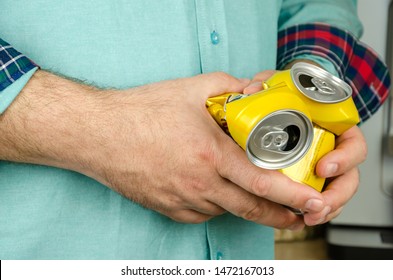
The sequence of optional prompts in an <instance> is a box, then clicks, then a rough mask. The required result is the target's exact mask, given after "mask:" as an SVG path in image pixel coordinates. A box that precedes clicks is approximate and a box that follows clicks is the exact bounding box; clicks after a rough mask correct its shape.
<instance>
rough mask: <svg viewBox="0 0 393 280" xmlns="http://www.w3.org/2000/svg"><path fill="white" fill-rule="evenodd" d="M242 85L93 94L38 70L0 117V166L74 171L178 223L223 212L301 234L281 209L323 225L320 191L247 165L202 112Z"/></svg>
mask: <svg viewBox="0 0 393 280" xmlns="http://www.w3.org/2000/svg"><path fill="white" fill-rule="evenodd" d="M248 82H249V81H245V80H238V79H236V78H234V77H232V76H229V75H227V74H224V73H212V74H204V75H199V76H195V77H192V78H183V79H177V80H171V81H164V82H159V83H154V84H150V85H146V86H141V87H136V88H132V89H128V90H98V89H95V88H92V87H89V86H85V85H81V84H78V83H75V82H73V81H69V80H66V79H63V78H60V77H57V76H55V75H52V74H49V73H47V72H44V71H38V72H37V73H36V74H35V75H34V76H33V78H32V79H31V80H30V81H29V83H28V84H27V86H26V87H25V88H24V90H23V91H22V92H21V93H20V95H19V96H18V98H17V99H16V100H15V101H14V103H13V104H12V105H11V106H10V107H9V108H8V109H7V111H6V112H5V113H4V114H3V116H1V118H0V147H1V151H0V159H3V160H10V161H16V162H27V163H33V164H44V165H49V166H56V167H60V168H65V169H69V170H74V171H77V172H80V173H82V174H85V175H87V176H90V177H91V178H93V179H95V180H97V181H99V182H101V183H103V184H104V185H106V186H108V187H109V188H111V189H113V190H115V191H116V192H119V193H120V194H122V195H123V196H125V197H127V198H128V199H131V200H133V201H135V202H137V203H140V204H141V205H143V206H144V207H147V208H150V209H153V210H155V211H158V212H160V213H162V214H164V215H166V216H168V217H170V218H172V219H174V220H176V221H180V222H185V223H199V222H203V221H206V220H208V219H210V218H212V217H215V216H217V215H221V214H222V213H224V212H231V213H233V214H234V215H236V216H240V217H242V218H244V219H247V220H250V221H253V222H256V223H260V224H265V225H268V226H273V227H276V228H291V229H301V228H302V227H303V226H304V221H303V218H302V217H301V216H297V215H295V214H294V213H293V212H291V211H290V210H288V209H287V208H286V207H283V206H282V205H286V206H289V207H292V208H298V209H299V208H300V209H302V210H303V211H306V212H309V213H310V214H312V215H313V217H316V218H317V217H318V215H320V216H321V220H323V218H324V217H322V216H323V215H325V214H324V211H323V209H324V206H325V202H324V201H323V197H322V195H321V194H320V193H318V192H317V191H315V190H314V189H312V188H310V187H307V186H304V185H301V184H298V183H295V182H293V181H292V180H290V179H289V178H287V177H286V176H284V175H283V174H281V173H280V172H278V171H271V170H264V169H261V168H259V167H256V166H255V165H253V164H252V163H250V162H249V161H248V159H247V157H246V154H245V152H244V151H243V150H242V149H241V148H240V147H239V146H238V145H237V144H236V143H235V142H234V141H233V140H232V139H231V138H230V137H229V136H228V135H226V134H225V133H224V132H223V131H222V130H221V128H220V127H219V126H218V125H217V124H216V123H215V121H214V120H213V118H212V117H211V116H210V115H209V113H208V112H207V110H206V108H205V102H206V100H207V98H209V97H211V96H215V95H219V94H222V93H225V92H242V91H243V90H244V88H245V87H246V86H247V85H248Z"/></svg>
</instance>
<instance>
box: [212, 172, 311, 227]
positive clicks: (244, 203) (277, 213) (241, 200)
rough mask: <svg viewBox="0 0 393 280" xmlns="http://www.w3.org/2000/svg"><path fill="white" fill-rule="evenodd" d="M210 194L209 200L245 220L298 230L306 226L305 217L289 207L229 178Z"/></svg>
mask: <svg viewBox="0 0 393 280" xmlns="http://www.w3.org/2000/svg"><path fill="white" fill-rule="evenodd" d="M222 181H223V183H222V184H221V185H220V186H219V187H217V188H215V190H214V192H212V193H210V194H209V200H210V201H211V202H213V203H215V204H217V205H219V206H220V207H222V208H224V209H226V210H227V211H228V212H231V213H232V214H234V215H236V216H238V217H241V218H243V219H245V220H248V221H252V222H255V223H258V224H264V225H267V226H271V227H275V228H280V229H283V228H289V229H293V230H298V229H301V228H303V227H304V223H303V219H302V218H301V217H299V216H298V215H295V214H294V213H293V212H292V211H290V210H288V209H287V208H285V207H283V206H282V205H279V204H277V203H274V202H272V201H269V200H266V199H264V198H261V197H257V196H255V195H253V194H251V193H249V192H247V191H245V190H244V189H242V188H239V187H238V186H236V185H235V184H233V183H232V182H230V181H228V180H224V179H223V180H222Z"/></svg>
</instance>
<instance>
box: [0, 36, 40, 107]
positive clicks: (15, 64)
mask: <svg viewBox="0 0 393 280" xmlns="http://www.w3.org/2000/svg"><path fill="white" fill-rule="evenodd" d="M37 69H38V66H37V65H36V64H35V63H34V62H33V61H31V60H30V59H29V58H27V57H26V56H25V55H23V54H22V53H20V52H18V51H17V50H16V49H15V48H13V47H12V46H11V45H10V44H8V43H7V42H6V41H4V40H2V39H0V114H2V113H3V112H4V111H5V110H6V109H7V108H8V106H9V105H10V104H11V103H12V101H13V100H14V99H15V98H16V96H17V95H18V94H19V92H20V91H21V90H22V89H23V87H24V86H25V85H26V83H27V82H28V81H29V79H30V78H31V76H33V74H34V72H35V71H36V70H37Z"/></svg>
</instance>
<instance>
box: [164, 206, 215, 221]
mask: <svg viewBox="0 0 393 280" xmlns="http://www.w3.org/2000/svg"><path fill="white" fill-rule="evenodd" d="M162 214H164V215H165V216H168V217H169V218H171V219H172V220H174V221H176V222H179V223H187V224H200V223H203V222H206V221H208V220H210V219H212V218H214V217H215V216H211V215H206V214H202V213H200V212H198V211H195V210H190V209H184V210H177V211H168V212H165V213H163V212H162Z"/></svg>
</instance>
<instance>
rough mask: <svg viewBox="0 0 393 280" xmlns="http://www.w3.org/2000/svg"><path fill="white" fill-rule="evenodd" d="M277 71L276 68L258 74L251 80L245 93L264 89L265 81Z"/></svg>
mask: <svg viewBox="0 0 393 280" xmlns="http://www.w3.org/2000/svg"><path fill="white" fill-rule="evenodd" d="M275 72H276V71H275V70H266V71H263V72H260V73H258V74H256V75H255V76H254V78H253V79H252V80H251V82H250V85H248V86H247V87H246V88H245V89H244V90H243V93H244V94H252V93H255V92H258V91H261V90H263V82H264V81H266V80H267V79H269V78H270V77H271V76H272V75H273V74H274V73H275Z"/></svg>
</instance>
